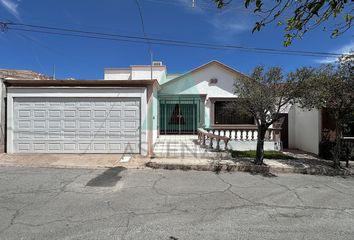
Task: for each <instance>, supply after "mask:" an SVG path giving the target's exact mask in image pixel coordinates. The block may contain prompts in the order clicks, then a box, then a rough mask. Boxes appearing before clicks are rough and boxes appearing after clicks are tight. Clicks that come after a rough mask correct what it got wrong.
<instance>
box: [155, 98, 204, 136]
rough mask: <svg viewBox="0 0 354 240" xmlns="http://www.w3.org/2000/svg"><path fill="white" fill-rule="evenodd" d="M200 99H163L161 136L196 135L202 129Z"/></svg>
mask: <svg viewBox="0 0 354 240" xmlns="http://www.w3.org/2000/svg"><path fill="white" fill-rule="evenodd" d="M200 115H201V114H200V99H199V98H198V99H195V98H192V99H161V100H160V134H196V133H197V128H198V127H200V125H201V124H200V120H201V116H200Z"/></svg>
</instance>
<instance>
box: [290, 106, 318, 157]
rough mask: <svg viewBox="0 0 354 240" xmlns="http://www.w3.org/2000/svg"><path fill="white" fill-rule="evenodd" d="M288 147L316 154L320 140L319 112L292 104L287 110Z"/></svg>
mask: <svg viewBox="0 0 354 240" xmlns="http://www.w3.org/2000/svg"><path fill="white" fill-rule="evenodd" d="M288 116H289V148H294V149H299V150H303V151H306V152H310V153H314V154H318V145H319V142H320V140H321V112H320V111H319V110H317V109H314V110H311V111H308V110H304V109H301V108H299V107H298V106H292V107H291V109H290V111H289V115H288Z"/></svg>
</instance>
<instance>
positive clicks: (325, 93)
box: [290, 53, 354, 167]
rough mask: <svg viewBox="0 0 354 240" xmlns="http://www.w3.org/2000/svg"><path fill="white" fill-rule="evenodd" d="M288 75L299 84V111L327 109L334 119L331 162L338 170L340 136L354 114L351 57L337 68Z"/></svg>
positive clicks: (352, 57)
mask: <svg viewBox="0 0 354 240" xmlns="http://www.w3.org/2000/svg"><path fill="white" fill-rule="evenodd" d="M290 76H291V78H292V79H294V80H296V81H298V82H299V89H300V90H299V94H298V102H299V104H300V106H301V107H302V108H306V109H309V110H310V109H314V108H316V109H326V110H327V111H328V112H329V113H330V114H331V116H332V117H333V119H334V120H335V123H336V127H335V128H336V129H335V130H336V141H335V145H334V152H333V161H334V166H335V167H339V165H340V163H339V159H340V154H341V137H342V135H343V132H344V131H345V128H346V125H347V122H348V120H349V119H350V118H351V117H352V114H353V111H354V54H353V53H351V54H348V55H346V56H343V57H342V58H341V59H340V61H339V64H338V65H337V66H335V65H331V64H329V65H324V66H322V67H320V68H317V69H315V68H301V69H298V70H297V71H296V72H294V73H292V74H291V75H290ZM304 92H308V93H309V94H303V93H304Z"/></svg>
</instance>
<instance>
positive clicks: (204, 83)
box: [159, 64, 237, 127]
mask: <svg viewBox="0 0 354 240" xmlns="http://www.w3.org/2000/svg"><path fill="white" fill-rule="evenodd" d="M211 78H216V79H218V82H217V83H216V84H210V82H209V80H210V79H211ZM236 79H237V75H236V74H234V73H232V72H231V71H228V70H226V69H225V68H222V67H220V66H219V65H217V64H212V65H209V66H208V67H206V68H203V69H200V70H199V71H195V72H192V73H190V74H187V75H185V76H183V77H181V78H179V79H178V80H172V81H171V82H168V83H166V84H163V85H162V86H161V90H160V91H159V94H160V95H206V99H205V119H204V123H205V125H206V127H209V126H210V107H211V103H210V99H209V98H213V97H218V98H233V97H235V95H234V86H233V85H234V82H235V80H236Z"/></svg>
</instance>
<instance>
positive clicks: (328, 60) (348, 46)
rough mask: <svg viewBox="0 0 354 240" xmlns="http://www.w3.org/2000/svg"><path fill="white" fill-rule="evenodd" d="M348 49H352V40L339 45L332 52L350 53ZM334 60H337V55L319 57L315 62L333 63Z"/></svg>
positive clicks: (353, 43) (353, 48)
mask: <svg viewBox="0 0 354 240" xmlns="http://www.w3.org/2000/svg"><path fill="white" fill-rule="evenodd" d="M350 51H354V42H353V41H352V42H350V43H348V44H345V45H344V46H342V47H340V48H339V49H337V50H336V51H334V53H339V54H348V53H350ZM336 61H338V58H337V57H326V58H321V59H317V60H316V62H317V63H321V64H328V63H335V62H336Z"/></svg>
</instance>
